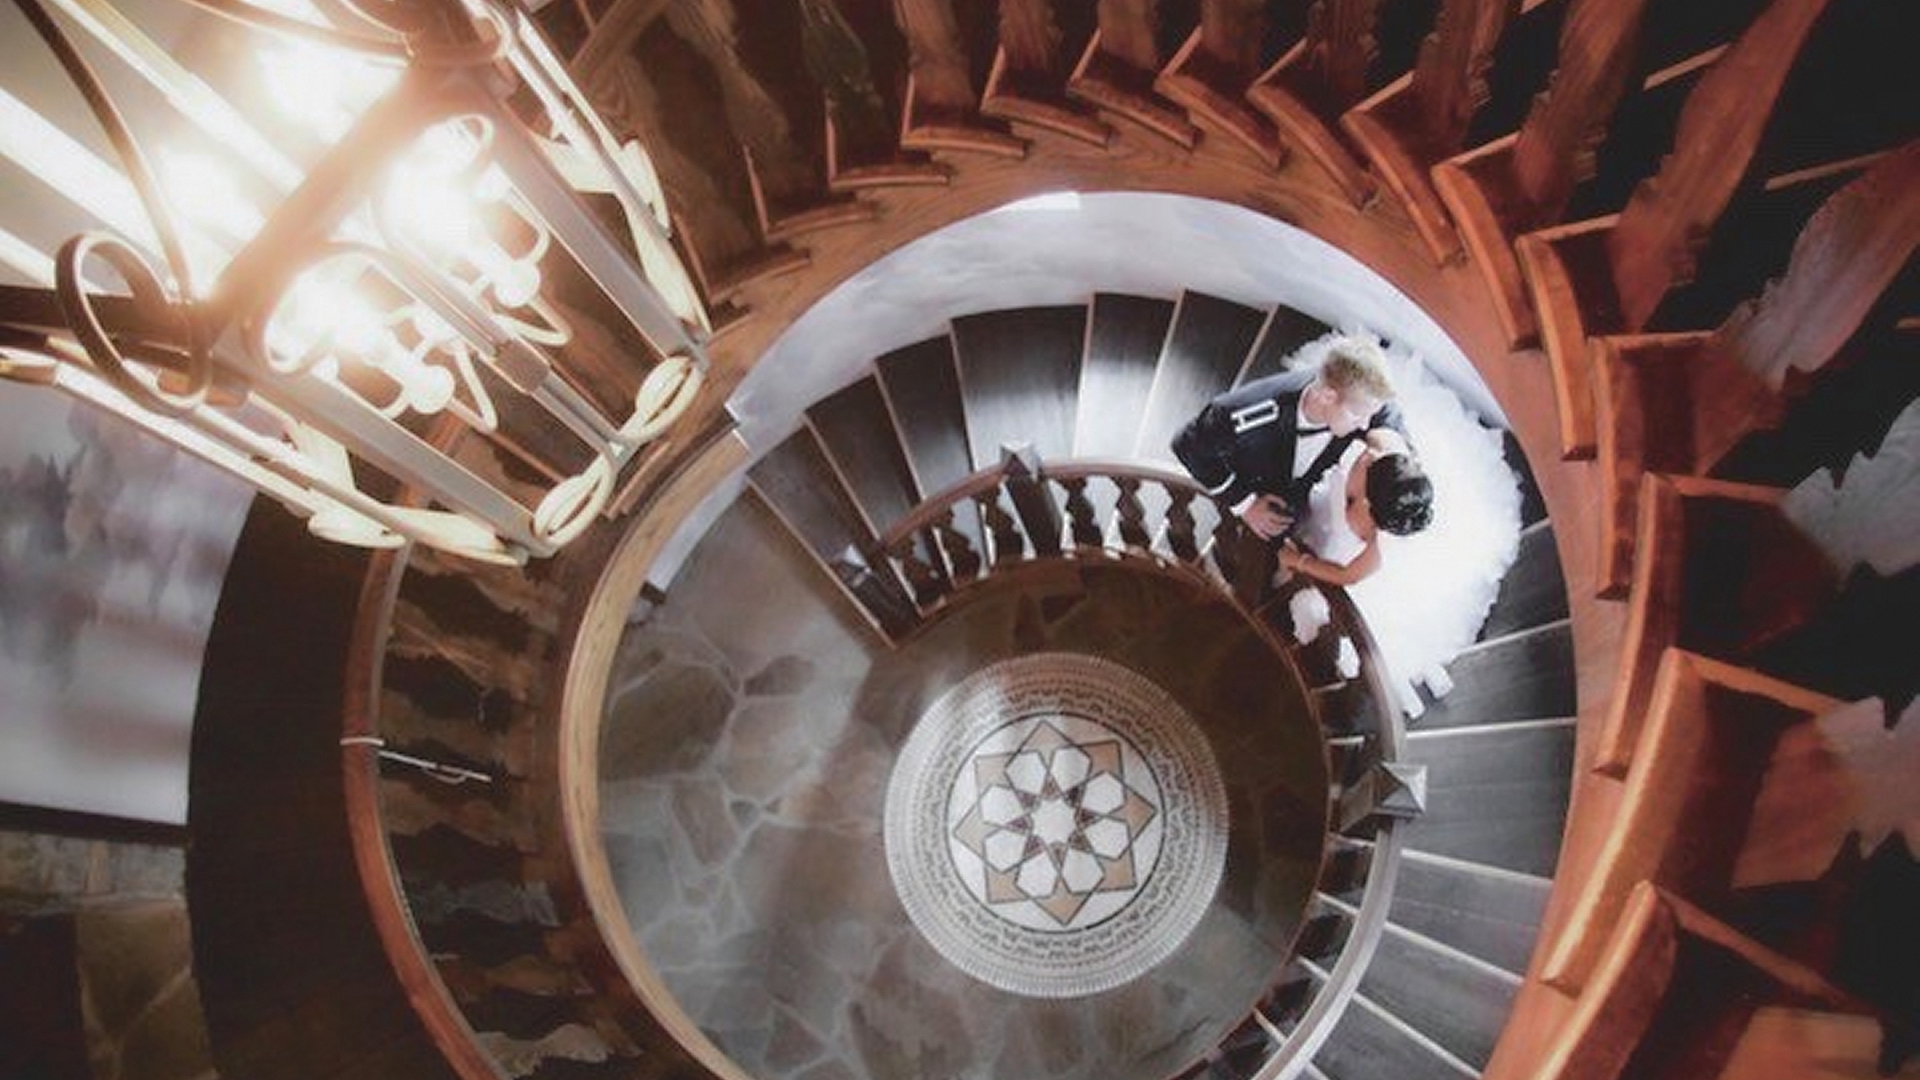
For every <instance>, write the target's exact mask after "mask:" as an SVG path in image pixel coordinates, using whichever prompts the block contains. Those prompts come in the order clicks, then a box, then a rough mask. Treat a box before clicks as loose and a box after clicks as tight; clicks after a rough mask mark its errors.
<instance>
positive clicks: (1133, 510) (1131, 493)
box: [1113, 476, 1153, 552]
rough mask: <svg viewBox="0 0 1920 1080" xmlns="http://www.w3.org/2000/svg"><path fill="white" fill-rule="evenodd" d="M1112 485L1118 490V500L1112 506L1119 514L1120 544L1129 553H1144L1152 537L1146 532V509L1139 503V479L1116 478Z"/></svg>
mask: <svg viewBox="0 0 1920 1080" xmlns="http://www.w3.org/2000/svg"><path fill="white" fill-rule="evenodd" d="M1113 483H1114V486H1116V487H1118V488H1119V489H1120V498H1119V499H1118V500H1117V501H1116V502H1115V504H1114V507H1115V509H1116V510H1117V511H1118V512H1119V520H1120V542H1121V543H1122V544H1125V545H1126V546H1127V549H1128V550H1129V551H1138V552H1144V551H1146V550H1147V545H1148V544H1150V543H1152V542H1153V536H1152V534H1151V533H1149V532H1148V531H1147V508H1146V506H1144V505H1143V504H1142V503H1141V502H1140V478H1139V477H1137V476H1116V477H1114V478H1113Z"/></svg>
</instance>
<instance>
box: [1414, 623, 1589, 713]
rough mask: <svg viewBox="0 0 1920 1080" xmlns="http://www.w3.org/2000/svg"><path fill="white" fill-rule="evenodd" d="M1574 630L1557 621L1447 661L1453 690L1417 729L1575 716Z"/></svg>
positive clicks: (1488, 641) (1435, 703)
mask: <svg viewBox="0 0 1920 1080" xmlns="http://www.w3.org/2000/svg"><path fill="white" fill-rule="evenodd" d="M1573 661H1574V655H1573V630H1572V628H1571V626H1569V625H1568V624H1566V623H1552V624H1546V625H1543V626H1540V627H1536V628H1534V629H1531V630H1523V631H1519V632H1516V633H1514V634H1511V635H1509V636H1507V637H1503V638H1499V639H1488V640H1487V641H1486V642H1485V643H1483V644H1480V645H1477V646H1475V647H1474V648H1472V649H1470V650H1469V651H1467V652H1464V653H1461V654H1460V655H1459V656H1457V657H1455V658H1454V659H1453V660H1452V661H1451V662H1449V663H1448V664H1447V673H1448V675H1450V676H1451V677H1452V678H1453V690H1452V692H1451V693H1449V694H1447V695H1446V696H1445V697H1442V698H1440V699H1439V700H1438V701H1436V702H1434V703H1433V704H1432V705H1429V706H1428V707H1427V711H1426V712H1425V713H1423V714H1421V716H1420V718H1419V719H1418V720H1417V721H1415V722H1414V728H1415V730H1417V731H1433V730H1437V729H1440V728H1450V727H1472V726H1478V725H1482V724H1500V723H1506V722H1512V721H1525V720H1540V719H1547V718H1552V717H1563V716H1572V715H1574V713H1575V712H1577V711H1578V701H1577V698H1576V694H1575V686H1574V662H1573Z"/></svg>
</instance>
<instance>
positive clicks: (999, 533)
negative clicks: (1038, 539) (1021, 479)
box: [973, 487, 1027, 566]
mask: <svg viewBox="0 0 1920 1080" xmlns="http://www.w3.org/2000/svg"><path fill="white" fill-rule="evenodd" d="M973 498H974V502H975V503H977V504H978V505H979V507H980V520H981V521H982V522H985V523H986V526H987V539H988V540H989V541H990V542H991V543H992V545H993V565H995V566H1002V565H1005V564H1006V563H1009V562H1013V561H1015V560H1018V559H1019V558H1020V557H1021V556H1023V555H1025V554H1026V551H1027V540H1026V536H1025V535H1024V534H1023V533H1022V532H1021V531H1020V521H1019V519H1018V518H1015V517H1014V516H1013V515H1012V514H1009V513H1007V511H1006V508H1005V507H1003V506H1001V505H1000V489H999V488H998V487H994V488H989V489H987V490H986V491H983V492H981V493H980V494H978V495H975V496H974V497H973Z"/></svg>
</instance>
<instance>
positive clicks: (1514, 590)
mask: <svg viewBox="0 0 1920 1080" xmlns="http://www.w3.org/2000/svg"><path fill="white" fill-rule="evenodd" d="M1567 615H1568V607H1567V584H1566V578H1565V575H1564V574H1563V573H1562V572H1561V568H1560V549H1559V547H1558V546H1557V545H1556V544H1555V543H1554V537H1553V530H1552V529H1551V528H1549V527H1547V526H1545V525H1542V526H1539V527H1537V528H1530V529H1528V530H1526V531H1524V532H1522V533H1521V534H1520V553H1519V555H1518V556H1517V557H1516V558H1515V559H1514V561H1513V566H1512V567H1510V568H1509V569H1508V570H1507V576H1506V577H1505V578H1504V579H1503V580H1502V581H1501V582H1500V594H1499V596H1497V597H1496V598H1495V599H1494V602H1493V610H1492V611H1490V612H1488V613H1487V621H1486V623H1485V624H1484V625H1483V626H1481V628H1480V636H1481V638H1482V639H1492V638H1498V637H1504V636H1506V635H1508V634H1512V633H1515V632H1517V631H1521V630H1526V629H1528V628H1530V627H1535V626H1540V625H1543V624H1545V623H1550V622H1554V621H1557V620H1560V619H1564V618H1566V617H1567Z"/></svg>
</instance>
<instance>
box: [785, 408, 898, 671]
mask: <svg viewBox="0 0 1920 1080" xmlns="http://www.w3.org/2000/svg"><path fill="white" fill-rule="evenodd" d="M747 480H748V482H749V483H750V484H751V485H752V487H753V490H754V491H755V492H756V493H757V494H758V495H759V496H760V498H761V499H762V500H763V501H764V502H765V503H766V505H767V507H768V508H769V509H771V510H772V511H773V512H774V514H775V515H776V516H777V517H778V518H779V519H780V521H781V522H782V523H783V524H785V525H786V527H787V528H788V529H789V530H791V531H792V533H793V535H794V536H795V537H796V538H797V539H798V540H799V541H800V544H801V546H802V547H804V548H805V549H806V550H807V551H808V552H809V553H811V554H812V555H813V556H814V558H815V559H817V560H818V561H819V562H820V564H821V567H822V569H824V570H825V571H826V572H827V573H828V574H829V575H830V576H832V577H833V578H834V580H836V581H838V582H839V583H840V584H841V586H842V587H843V588H844V589H846V591H847V594H848V595H849V596H850V597H851V598H852V599H853V600H854V601H855V603H856V604H857V605H858V606H859V608H860V610H861V611H862V612H863V613H864V614H865V615H866V616H867V617H868V618H869V619H871V620H872V621H873V624H874V625H875V626H876V627H878V628H879V629H880V630H881V632H882V633H884V634H887V635H895V634H898V633H900V632H903V631H904V630H905V629H906V626H907V624H908V623H909V622H910V621H911V618H910V614H909V606H910V605H909V604H908V601H907V594H906V589H905V587H904V586H903V585H902V584H901V583H900V582H899V580H898V579H896V578H895V576H894V574H893V570H892V567H891V566H890V565H888V564H887V563H886V562H885V561H884V560H881V559H878V558H876V557H874V556H872V554H871V553H872V551H873V548H874V535H873V532H872V530H870V529H869V528H868V527H867V523H866V521H865V520H863V519H862V518H861V516H860V510H859V508H858V507H856V506H854V504H853V498H852V496H850V495H848V494H847V490H846V488H845V487H844V486H842V484H841V483H840V478H839V476H838V475H837V474H835V473H834V471H833V466H832V464H831V463H830V462H829V461H828V460H827V455H826V451H824V450H822V449H821V447H820V441H819V440H818V439H816V438H815V437H814V434H813V432H812V431H811V430H810V429H807V428H802V429H801V430H799V431H797V432H795V433H794V434H793V435H791V436H789V437H788V438H787V439H785V440H784V441H782V442H781V443H780V445H779V446H776V447H774V448H773V450H772V451H770V452H769V453H768V454H767V455H766V456H765V457H763V458H761V459H760V460H759V461H758V462H756V463H754V465H753V467H752V468H750V469H748V470H747Z"/></svg>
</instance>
